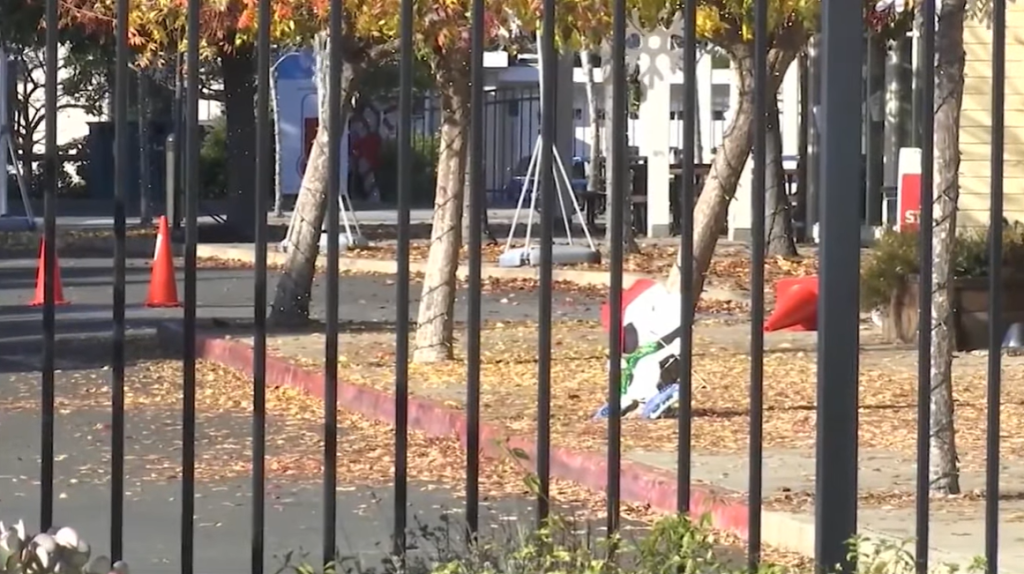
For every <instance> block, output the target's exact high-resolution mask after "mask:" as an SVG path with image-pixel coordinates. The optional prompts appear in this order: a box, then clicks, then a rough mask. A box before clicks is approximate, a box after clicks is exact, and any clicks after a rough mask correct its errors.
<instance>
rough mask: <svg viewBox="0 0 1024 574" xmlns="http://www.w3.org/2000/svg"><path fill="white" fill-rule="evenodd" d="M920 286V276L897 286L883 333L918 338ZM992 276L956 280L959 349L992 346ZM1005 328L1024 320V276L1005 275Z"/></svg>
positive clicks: (894, 337)
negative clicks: (990, 337)
mask: <svg viewBox="0 0 1024 574" xmlns="http://www.w3.org/2000/svg"><path fill="white" fill-rule="evenodd" d="M918 301H919V290H918V281H917V277H916V276H912V277H909V278H908V280H907V282H906V283H905V284H904V285H903V286H902V287H901V288H899V289H897V290H895V291H894V292H893V294H892V297H891V298H890V300H889V308H888V316H887V317H886V320H885V324H884V325H883V326H882V331H883V336H884V337H885V338H886V339H887V340H889V341H892V342H901V343H915V342H916V341H917V322H918V321H917V320H918V313H917V310H918ZM988 301H989V288H988V278H987V277H979V278H970V279H956V280H954V281H953V298H952V301H951V302H950V303H951V304H952V305H953V322H954V327H955V329H956V331H955V338H956V341H955V348H956V350H957V351H961V352H963V351H974V350H978V349H987V348H988V324H989V317H988ZM1001 321H1002V324H1003V327H1004V329H1005V328H1006V327H1008V326H1009V325H1011V324H1013V323H1017V322H1022V323H1024V276H1022V275H1020V274H1013V275H1010V274H1007V275H1006V276H1004V279H1003V312H1002V317H1001Z"/></svg>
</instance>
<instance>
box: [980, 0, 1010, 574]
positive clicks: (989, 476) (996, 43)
mask: <svg viewBox="0 0 1024 574" xmlns="http://www.w3.org/2000/svg"><path fill="white" fill-rule="evenodd" d="M1005 107H1006V0H995V1H994V2H993V3H992V141H991V146H992V147H991V150H990V151H991V154H992V155H991V162H992V167H991V170H990V173H991V175H990V176H989V177H990V180H989V185H991V197H990V198H989V201H990V202H991V203H990V205H989V225H990V226H991V230H990V231H989V242H990V245H989V250H990V252H989V260H988V277H989V286H988V391H987V394H988V397H987V401H986V402H987V405H986V408H987V413H986V414H987V419H988V420H987V424H986V425H985V427H986V428H985V432H986V437H985V565H986V567H987V569H988V572H991V573H996V572H999V432H1000V416H999V415H1000V412H999V411H1000V406H1001V405H1000V403H1001V398H1002V341H1003V336H1004V334H1005V333H1006V328H1005V325H1004V324H1003V289H1005V287H1004V285H1003V167H1004V164H1003V153H1004V151H1005V150H1004V147H1005V141H1006V117H1005Z"/></svg>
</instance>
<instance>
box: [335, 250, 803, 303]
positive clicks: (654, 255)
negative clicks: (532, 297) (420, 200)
mask: <svg viewBox="0 0 1024 574" xmlns="http://www.w3.org/2000/svg"><path fill="white" fill-rule="evenodd" d="M429 248H430V244H429V243H427V242H422V241H421V242H415V243H414V244H413V245H412V247H411V251H410V258H411V259H412V260H414V261H426V259H427V254H428V252H429ZM482 251H483V259H484V263H485V264H486V263H496V262H497V261H498V257H499V256H500V255H501V253H502V252H503V251H504V243H503V242H502V243H500V244H490V245H484V246H483V249H482ZM678 253H679V246H678V244H675V243H671V242H670V243H665V242H658V243H653V242H652V243H647V244H643V243H642V244H641V245H640V253H638V254H632V255H627V256H626V257H625V261H624V262H623V270H624V271H626V272H631V273H644V274H651V275H658V276H667V275H668V273H669V270H670V269H671V268H672V266H673V265H674V264H675V261H676V257H677V256H678ZM604 255H605V257H604V259H603V260H602V262H601V263H600V264H596V265H589V264H588V265H575V266H571V267H568V268H570V269H581V270H589V271H607V270H608V269H609V262H608V258H607V252H605V254H604ZM346 256H348V257H352V258H356V259H359V258H362V259H389V260H393V259H395V257H396V253H395V248H394V246H393V245H390V244H381V245H375V246H373V247H369V248H365V249H353V250H350V251H348V252H347V253H346ZM460 258H461V260H462V261H467V260H468V252H467V250H466V249H465V248H463V250H462V252H461V254H460ZM560 268H561V267H560ZM817 271H818V263H817V258H816V257H815V253H814V251H813V250H806V249H805V250H803V251H802V252H801V256H800V257H797V258H795V259H786V258H782V257H770V258H768V260H767V262H766V265H765V283H766V284H767V285H772V284H773V283H774V282H775V281H776V280H778V279H780V278H782V277H802V276H805V275H813V274H815V273H817ZM707 278H708V281H709V283H712V284H714V285H715V286H716V287H719V288H721V289H732V290H741V291H749V290H750V252H749V250H748V249H747V248H745V247H741V246H736V245H724V246H720V247H719V248H718V249H716V252H715V258H714V259H713V260H712V262H711V267H710V268H709V269H708V273H707Z"/></svg>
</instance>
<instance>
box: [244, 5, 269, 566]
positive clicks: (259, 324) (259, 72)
mask: <svg viewBox="0 0 1024 574" xmlns="http://www.w3.org/2000/svg"><path fill="white" fill-rule="evenodd" d="M257 18H258V22H257V31H256V174H257V177H256V221H255V225H256V230H255V231H256V233H255V234H254V239H255V243H256V266H255V267H256V270H255V273H256V277H254V281H253V309H252V313H253V328H254V331H255V332H254V333H253V342H252V346H253V350H252V486H251V488H252V493H251V495H252V526H251V528H252V532H251V533H250V536H251V547H250V556H249V561H250V563H249V568H250V570H251V572H252V574H263V561H264V530H265V528H266V505H265V504H264V491H265V488H266V454H267V453H266V447H267V211H268V210H267V204H268V202H269V201H270V194H271V193H273V191H274V190H273V188H272V186H273V182H274V147H273V145H274V144H273V141H274V140H273V137H274V128H273V126H272V125H271V123H270V106H271V103H270V82H271V78H270V66H271V62H270V60H271V53H270V24H271V21H270V20H271V18H272V15H271V11H270V0H259V7H258V13H257Z"/></svg>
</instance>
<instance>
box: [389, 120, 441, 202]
mask: <svg viewBox="0 0 1024 574" xmlns="http://www.w3.org/2000/svg"><path fill="white" fill-rule="evenodd" d="M440 147H441V140H440V137H439V136H438V135H437V134H420V133H414V134H412V200H413V202H414V203H416V204H420V205H433V203H434V187H435V186H436V184H437V156H438V152H439V151H440ZM375 175H376V178H377V185H378V186H379V187H380V196H381V200H382V201H384V202H386V203H394V202H395V201H397V200H398V140H397V139H390V138H389V139H385V140H384V141H383V142H381V146H380V163H379V164H378V167H377V172H376V174H375Z"/></svg>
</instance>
